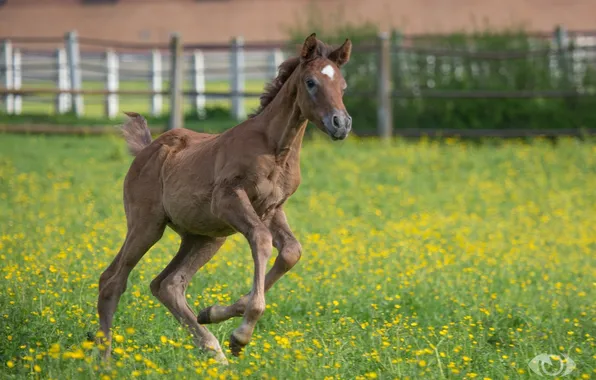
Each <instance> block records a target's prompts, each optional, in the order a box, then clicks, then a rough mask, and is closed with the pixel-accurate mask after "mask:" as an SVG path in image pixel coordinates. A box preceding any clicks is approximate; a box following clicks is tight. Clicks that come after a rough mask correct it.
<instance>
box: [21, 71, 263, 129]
mask: <svg viewBox="0 0 596 380" xmlns="http://www.w3.org/2000/svg"><path fill="white" fill-rule="evenodd" d="M264 85H265V82H264V81H259V80H249V81H246V83H245V91H247V92H262V91H263V87H264ZM168 86H169V82H168V81H164V84H163V88H164V89H167V88H168ZM23 88H24V89H26V88H55V85H54V84H52V83H43V82H42V83H36V84H30V83H27V84H26V85H25V86H23ZM104 88H105V84H104V83H102V82H92V81H86V82H83V89H84V90H101V89H104ZM183 88H184V89H185V90H190V89H191V83H190V82H189V81H186V82H184V85H183ZM205 89H206V91H208V92H209V91H210V92H225V91H230V84H229V83H228V82H225V81H209V82H207V83H206V84H205ZM120 90H150V84H149V82H148V81H147V82H141V81H139V82H133V81H126V82H120ZM40 97H41V98H43V99H44V100H46V102H44V103H40V102H31V101H27V98H24V100H23V110H22V113H23V114H25V115H31V114H33V115H54V103H53V101H54V97H55V96H54V95H43V96H40ZM84 101H85V105H84V113H85V117H86V118H88V119H105V114H106V113H105V106H104V102H105V96H100V95H86V96H84ZM150 102H151V98H150V97H149V96H133V95H121V96H120V97H119V109H120V111H134V112H138V113H142V114H146V115H148V114H149V111H150ZM229 104H230V100H229V99H225V98H218V99H208V100H207V102H206V105H207V107H218V108H229ZM258 104H259V99H258V98H247V99H246V100H245V108H246V110H247V112H250V111H251V110H252V109H254V108H256V107H257V106H258ZM169 109H170V104H169V97H167V96H164V97H163V113H168V112H169ZM184 111H185V112H187V113H190V112H191V111H192V104H191V99H190V98H185V101H184ZM48 122H50V121H48Z"/></svg>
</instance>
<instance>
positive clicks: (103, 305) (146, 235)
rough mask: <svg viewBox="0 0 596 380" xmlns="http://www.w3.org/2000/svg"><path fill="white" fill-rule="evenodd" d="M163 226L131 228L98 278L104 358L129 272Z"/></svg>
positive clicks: (161, 233) (109, 347)
mask: <svg viewBox="0 0 596 380" xmlns="http://www.w3.org/2000/svg"><path fill="white" fill-rule="evenodd" d="M164 229H165V223H163V224H156V225H147V226H144V225H143V226H140V225H139V226H135V227H132V228H130V229H129V230H128V233H127V235H126V240H125V241H124V244H123V245H122V248H120V252H118V255H117V256H116V258H115V259H114V261H112V263H111V264H110V265H109V266H108V268H107V269H106V270H105V271H104V272H103V273H102V274H101V276H100V278H99V297H98V300H97V312H98V314H99V325H100V330H101V332H103V334H104V337H105V341H104V340H103V339H101V340H100V342H101V341H104V342H105V343H106V350H105V351H104V358H108V357H109V356H110V353H111V342H112V338H111V331H110V329H111V327H112V319H113V318H114V313H115V312H116V308H117V306H118V302H119V301H120V296H121V295H122V293H124V292H125V291H126V281H127V280H128V275H129V274H130V272H131V271H132V269H133V268H134V267H135V265H137V263H138V262H139V260H140V259H141V257H143V255H144V254H145V253H146V252H147V251H148V250H149V249H150V248H151V247H152V246H153V245H154V244H155V243H156V242H157V241H158V240H159V239H161V237H162V235H163V231H164Z"/></svg>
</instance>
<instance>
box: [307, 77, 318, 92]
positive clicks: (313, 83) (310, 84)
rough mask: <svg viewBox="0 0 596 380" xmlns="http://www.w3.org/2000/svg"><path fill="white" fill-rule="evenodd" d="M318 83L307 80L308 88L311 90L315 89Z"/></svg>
mask: <svg viewBox="0 0 596 380" xmlns="http://www.w3.org/2000/svg"><path fill="white" fill-rule="evenodd" d="M315 85H316V83H315V81H314V80H312V79H307V80H306V87H308V89H309V90H311V89H313V88H314V87H315Z"/></svg>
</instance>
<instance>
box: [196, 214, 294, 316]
mask: <svg viewBox="0 0 596 380" xmlns="http://www.w3.org/2000/svg"><path fill="white" fill-rule="evenodd" d="M269 231H270V232H271V234H272V237H273V246H274V247H275V248H276V249H277V250H278V251H279V255H278V256H277V258H276V259H275V263H274V264H273V267H272V268H271V270H269V272H268V273H267V275H266V276H265V292H267V291H268V290H269V289H271V287H272V286H273V284H275V283H276V282H277V281H278V280H279V279H280V278H281V277H282V276H283V275H284V274H286V273H287V272H288V271H289V270H290V269H292V267H293V266H294V265H296V263H298V261H299V260H300V257H301V252H302V247H301V246H300V243H299V242H298V240H297V239H296V237H294V234H293V233H292V230H291V229H290V226H289V225H288V221H287V218H286V214H285V213H284V211H283V209H282V208H281V207H280V208H279V209H277V210H276V211H275V213H274V214H273V217H272V218H271V222H270V223H269ZM249 299H250V293H249V294H246V295H244V296H242V297H241V298H240V299H238V300H237V301H236V302H234V303H233V304H232V305H227V306H223V305H212V306H209V307H207V308H205V309H203V310H201V312H200V313H199V315H198V322H199V323H200V324H202V325H205V324H209V323H219V322H223V321H226V320H228V319H230V318H233V317H239V316H242V315H243V314H244V311H245V309H246V305H247V304H248V301H249Z"/></svg>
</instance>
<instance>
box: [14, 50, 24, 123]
mask: <svg viewBox="0 0 596 380" xmlns="http://www.w3.org/2000/svg"><path fill="white" fill-rule="evenodd" d="M12 74H13V81H12V87H13V88H14V89H15V90H20V89H21V85H22V84H23V74H22V71H21V51H20V50H19V49H14V51H13V53H12ZM22 111H23V97H22V96H21V95H15V96H14V110H13V112H14V114H15V115H20V114H21V112H22Z"/></svg>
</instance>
